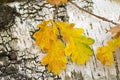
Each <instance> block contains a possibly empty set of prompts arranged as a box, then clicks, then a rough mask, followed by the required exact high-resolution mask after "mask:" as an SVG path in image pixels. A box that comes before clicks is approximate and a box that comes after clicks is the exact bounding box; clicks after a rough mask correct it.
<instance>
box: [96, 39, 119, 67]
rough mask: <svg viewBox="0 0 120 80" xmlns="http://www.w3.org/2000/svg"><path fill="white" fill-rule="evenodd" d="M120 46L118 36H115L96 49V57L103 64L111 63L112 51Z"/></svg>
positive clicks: (112, 60) (112, 59)
mask: <svg viewBox="0 0 120 80" xmlns="http://www.w3.org/2000/svg"><path fill="white" fill-rule="evenodd" d="M119 47H120V38H115V39H112V40H110V41H108V42H107V45H106V46H102V47H99V48H98V49H97V54H96V57H97V59H98V60H100V61H101V63H102V64H103V65H105V64H106V63H107V64H108V65H112V64H113V62H114V58H113V52H115V51H116V49H117V48H119Z"/></svg>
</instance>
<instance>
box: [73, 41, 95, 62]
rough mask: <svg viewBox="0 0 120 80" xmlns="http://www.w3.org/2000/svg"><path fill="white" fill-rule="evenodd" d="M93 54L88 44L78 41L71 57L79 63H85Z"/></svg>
mask: <svg viewBox="0 0 120 80" xmlns="http://www.w3.org/2000/svg"><path fill="white" fill-rule="evenodd" d="M92 55H93V50H92V49H91V48H90V47H89V46H88V45H87V44H84V43H81V42H76V44H75V49H74V51H73V53H72V54H71V59H72V61H73V62H76V63H77V64H85V63H86V62H87V61H89V59H90V56H92Z"/></svg>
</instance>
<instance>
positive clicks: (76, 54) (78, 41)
mask: <svg viewBox="0 0 120 80" xmlns="http://www.w3.org/2000/svg"><path fill="white" fill-rule="evenodd" d="M56 24H57V26H58V28H59V29H60V31H61V33H62V36H63V41H64V42H66V43H67V45H66V48H65V54H66V56H70V55H71V59H72V61H73V62H76V63H77V64H85V62H86V61H88V60H89V56H91V55H93V51H92V49H91V48H90V47H89V44H93V43H94V40H93V39H91V38H88V37H86V36H83V35H82V34H83V32H84V30H83V29H82V28H74V24H69V23H66V22H56Z"/></svg>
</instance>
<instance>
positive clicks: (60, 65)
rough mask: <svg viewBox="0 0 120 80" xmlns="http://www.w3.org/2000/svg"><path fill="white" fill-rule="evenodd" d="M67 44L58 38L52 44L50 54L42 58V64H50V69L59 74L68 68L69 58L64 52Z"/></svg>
mask: <svg viewBox="0 0 120 80" xmlns="http://www.w3.org/2000/svg"><path fill="white" fill-rule="evenodd" d="M64 48H65V45H64V44H63V43H62V42H61V41H60V40H56V41H54V42H53V44H52V45H51V48H50V50H49V51H48V54H47V55H46V56H45V57H44V58H43V59H42V61H41V64H42V65H48V71H51V72H53V73H54V74H59V73H60V71H61V70H63V69H66V63H67V62H68V61H67V58H66V56H65V54H64Z"/></svg>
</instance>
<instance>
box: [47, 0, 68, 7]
mask: <svg viewBox="0 0 120 80" xmlns="http://www.w3.org/2000/svg"><path fill="white" fill-rule="evenodd" d="M46 1H47V2H48V3H50V4H51V5H57V6H58V5H60V4H62V3H67V0H46Z"/></svg>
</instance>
